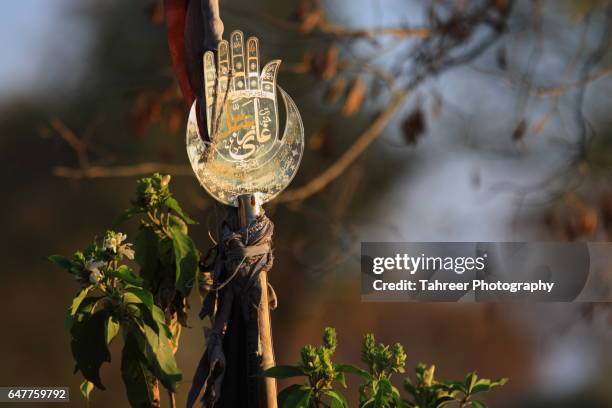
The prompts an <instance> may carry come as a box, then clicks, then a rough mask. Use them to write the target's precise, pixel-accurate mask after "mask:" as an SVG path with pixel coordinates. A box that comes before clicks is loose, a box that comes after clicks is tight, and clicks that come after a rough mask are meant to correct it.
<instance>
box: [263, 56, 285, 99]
mask: <svg viewBox="0 0 612 408" xmlns="http://www.w3.org/2000/svg"><path fill="white" fill-rule="evenodd" d="M280 64H281V60H278V59H277V60H272V61H270V62H268V63H267V64H266V65H265V66H264V67H263V69H262V70H261V89H262V90H263V91H264V92H270V93H276V76H277V74H278V68H279V67H280Z"/></svg>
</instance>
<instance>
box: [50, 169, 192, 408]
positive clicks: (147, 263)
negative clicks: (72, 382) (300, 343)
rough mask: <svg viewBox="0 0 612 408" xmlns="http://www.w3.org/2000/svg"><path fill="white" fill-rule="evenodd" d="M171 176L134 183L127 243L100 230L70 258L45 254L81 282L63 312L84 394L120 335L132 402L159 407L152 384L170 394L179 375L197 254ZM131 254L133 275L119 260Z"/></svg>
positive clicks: (98, 381)
mask: <svg viewBox="0 0 612 408" xmlns="http://www.w3.org/2000/svg"><path fill="white" fill-rule="evenodd" d="M169 183H170V176H161V175H159V174H154V175H153V176H151V177H147V178H143V179H141V180H139V181H138V188H137V195H136V200H135V201H134V202H133V205H132V207H131V208H129V209H128V210H126V211H125V212H124V214H123V215H122V217H121V219H120V220H119V222H118V223H117V224H119V223H121V222H124V221H125V220H127V219H129V218H132V217H134V216H140V227H139V231H138V233H137V235H136V241H135V243H134V245H132V244H131V243H127V242H126V239H127V235H126V234H123V233H120V232H114V231H107V232H106V234H105V235H104V238H103V240H102V241H101V242H99V241H94V242H93V243H92V244H91V245H89V246H88V247H87V248H86V249H85V250H83V251H78V252H76V253H75V254H74V255H73V256H72V257H71V258H66V257H63V256H60V255H52V256H50V257H49V260H50V261H52V262H53V263H55V264H56V265H58V266H60V267H62V268H64V269H65V270H67V271H68V272H69V273H70V274H72V275H73V276H74V277H75V279H76V280H77V281H78V282H79V283H80V285H81V289H80V290H79V292H78V293H77V294H76V295H75V297H74V299H73V300H72V304H71V306H70V308H69V309H68V316H67V318H66V327H67V329H68V330H69V331H70V337H71V348H72V354H73V356H74V359H75V361H76V369H75V372H76V371H80V372H81V374H82V375H83V377H84V378H85V381H84V382H83V383H82V384H81V393H82V394H83V396H84V397H85V398H86V399H89V396H90V394H91V391H92V390H93V388H94V387H97V388H99V389H102V390H104V385H103V384H102V380H101V378H100V367H101V366H102V364H103V363H105V362H110V359H111V355H110V352H109V350H108V345H109V344H110V343H111V342H112V341H113V340H114V339H115V338H116V337H117V336H118V335H119V334H120V333H121V337H122V338H123V350H122V353H121V375H122V379H123V382H124V384H125V386H126V391H127V396H128V399H129V402H130V405H131V406H133V407H143V406H145V407H158V406H159V404H160V402H159V399H160V398H159V383H161V384H162V385H163V386H164V387H165V388H166V389H167V390H168V391H169V392H170V396H171V398H172V401H173V393H174V392H175V390H176V387H177V383H178V381H180V380H181V371H180V370H179V368H178V366H177V364H176V360H175V358H174V353H175V352H176V350H177V348H178V339H179V334H180V327H181V324H183V325H185V324H186V316H187V315H186V308H187V304H186V301H185V299H186V297H187V296H188V295H189V292H190V290H191V287H192V286H193V282H194V281H196V276H197V275H196V274H197V271H198V261H199V253H198V251H197V249H196V247H195V244H194V243H193V241H192V240H191V238H190V237H189V236H188V227H187V226H188V224H193V223H194V221H193V220H191V219H190V218H189V217H188V216H187V215H186V214H185V213H184V212H183V210H182V209H181V207H180V205H179V204H178V202H177V201H176V199H174V198H173V196H172V194H171V193H170V190H169ZM131 260H135V261H136V262H137V264H138V265H139V266H140V271H139V273H138V274H137V273H135V272H134V271H133V270H132V268H131V267H130V266H129V265H128V264H127V263H126V262H127V261H131Z"/></svg>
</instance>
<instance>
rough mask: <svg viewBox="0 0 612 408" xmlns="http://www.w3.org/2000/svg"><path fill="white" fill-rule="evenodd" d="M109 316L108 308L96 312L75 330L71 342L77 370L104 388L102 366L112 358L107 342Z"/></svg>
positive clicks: (97, 385)
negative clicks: (101, 377) (101, 373)
mask: <svg viewBox="0 0 612 408" xmlns="http://www.w3.org/2000/svg"><path fill="white" fill-rule="evenodd" d="M107 318H108V311H107V310H100V311H98V312H96V313H94V314H93V315H91V317H89V319H87V320H86V321H85V322H84V323H83V324H82V326H80V327H79V330H78V332H76V333H75V332H74V330H73V337H72V342H71V348H72V355H73V356H74V359H75V361H76V370H78V371H80V372H81V373H82V374H83V377H85V379H87V380H89V381H91V382H92V383H94V384H95V386H96V387H98V388H100V389H102V390H103V389H105V388H104V385H102V380H101V379H100V367H101V366H102V364H103V363H105V362H110V360H111V356H110V352H109V351H108V347H107V344H106V320H107Z"/></svg>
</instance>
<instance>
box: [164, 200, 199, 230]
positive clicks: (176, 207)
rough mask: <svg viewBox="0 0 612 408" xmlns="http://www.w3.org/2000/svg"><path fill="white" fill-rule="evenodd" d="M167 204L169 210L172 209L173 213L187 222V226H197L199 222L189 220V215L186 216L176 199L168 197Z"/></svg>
mask: <svg viewBox="0 0 612 408" xmlns="http://www.w3.org/2000/svg"><path fill="white" fill-rule="evenodd" d="M165 204H166V206H167V207H168V208H170V209H171V210H172V211H174V212H175V213H177V214H178V216H179V217H181V218H182V219H183V221H185V222H186V223H187V224H190V225H193V224H197V222H195V221H194V220H192V219H191V218H189V217H188V216H187V214H185V212H184V211H183V209H182V208H181V206H180V205H179V203H178V201H176V199H175V198H174V197H168V198H167V199H166V202H165Z"/></svg>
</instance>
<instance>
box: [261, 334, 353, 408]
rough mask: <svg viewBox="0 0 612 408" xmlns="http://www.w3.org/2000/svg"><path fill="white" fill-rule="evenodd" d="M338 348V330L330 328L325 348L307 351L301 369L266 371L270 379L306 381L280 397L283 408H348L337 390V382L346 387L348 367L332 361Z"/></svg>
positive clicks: (300, 364)
mask: <svg viewBox="0 0 612 408" xmlns="http://www.w3.org/2000/svg"><path fill="white" fill-rule="evenodd" d="M336 345H337V339H336V330H335V329H333V328H331V327H327V328H326V329H325V331H324V333H323V344H322V345H321V346H319V347H314V346H311V345H307V346H305V347H303V348H302V351H301V353H300V361H299V362H298V364H297V365H292V366H276V367H272V368H269V369H268V370H266V371H264V373H263V375H264V376H267V377H274V378H290V377H298V376H300V377H305V380H304V383H302V384H294V385H291V386H289V387H287V388H285V389H284V390H282V391H281V392H280V393H279V394H278V405H279V407H281V408H282V407H300V408H307V407H323V406H326V407H327V406H329V407H333V408H342V407H348V404H347V402H346V399H345V398H344V396H343V395H342V394H341V393H340V392H338V391H336V390H334V389H333V384H334V382H338V383H340V384H341V385H342V386H344V387H346V379H345V375H344V373H345V372H346V367H344V366H341V365H336V364H334V363H333V362H332V361H331V357H332V355H333V354H334V352H335V351H336Z"/></svg>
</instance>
